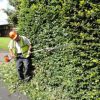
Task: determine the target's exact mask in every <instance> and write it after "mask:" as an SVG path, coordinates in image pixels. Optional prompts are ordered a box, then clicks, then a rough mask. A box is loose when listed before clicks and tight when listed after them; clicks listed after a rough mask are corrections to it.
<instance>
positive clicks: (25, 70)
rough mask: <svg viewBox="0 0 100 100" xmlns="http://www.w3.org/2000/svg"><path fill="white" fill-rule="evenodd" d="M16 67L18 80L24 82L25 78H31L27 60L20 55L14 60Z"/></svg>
mask: <svg viewBox="0 0 100 100" xmlns="http://www.w3.org/2000/svg"><path fill="white" fill-rule="evenodd" d="M16 66H17V70H18V76H19V79H20V80H24V79H25V77H30V76H31V67H30V60H29V58H24V57H23V56H22V54H18V56H17V58H16Z"/></svg>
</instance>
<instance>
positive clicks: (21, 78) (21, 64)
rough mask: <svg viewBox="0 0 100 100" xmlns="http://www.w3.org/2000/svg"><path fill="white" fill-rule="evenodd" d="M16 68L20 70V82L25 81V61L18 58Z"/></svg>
mask: <svg viewBox="0 0 100 100" xmlns="http://www.w3.org/2000/svg"><path fill="white" fill-rule="evenodd" d="M16 66H17V70H18V76H19V79H20V80H24V74H23V61H22V59H21V58H18V59H17V60H16Z"/></svg>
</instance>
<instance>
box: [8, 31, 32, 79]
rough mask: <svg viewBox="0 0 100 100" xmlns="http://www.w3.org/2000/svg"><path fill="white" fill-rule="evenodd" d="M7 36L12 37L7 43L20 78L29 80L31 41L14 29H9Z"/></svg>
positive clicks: (30, 76)
mask: <svg viewBox="0 0 100 100" xmlns="http://www.w3.org/2000/svg"><path fill="white" fill-rule="evenodd" d="M9 37H10V38H11V39H12V40H11V41H10V43H9V45H8V48H9V52H10V56H11V58H16V66H17V70H18V76H19V79H20V80H27V81H29V80H30V79H31V78H32V74H31V66H30V65H31V64H30V63H31V62H30V54H31V48H32V46H31V43H30V41H29V39H28V38H26V37H25V36H20V35H19V34H18V33H17V32H16V31H11V32H10V33H9Z"/></svg>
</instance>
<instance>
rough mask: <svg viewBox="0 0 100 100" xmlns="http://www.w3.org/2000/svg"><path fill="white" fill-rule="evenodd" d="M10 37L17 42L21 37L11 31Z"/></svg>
mask: <svg viewBox="0 0 100 100" xmlns="http://www.w3.org/2000/svg"><path fill="white" fill-rule="evenodd" d="M9 37H10V38H11V39H13V40H15V41H18V40H19V35H18V33H17V32H16V31H11V32H10V33H9Z"/></svg>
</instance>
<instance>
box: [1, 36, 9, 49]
mask: <svg viewBox="0 0 100 100" xmlns="http://www.w3.org/2000/svg"><path fill="white" fill-rule="evenodd" d="M9 41H10V38H8V37H0V51H1V50H5V51H8V44H9Z"/></svg>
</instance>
